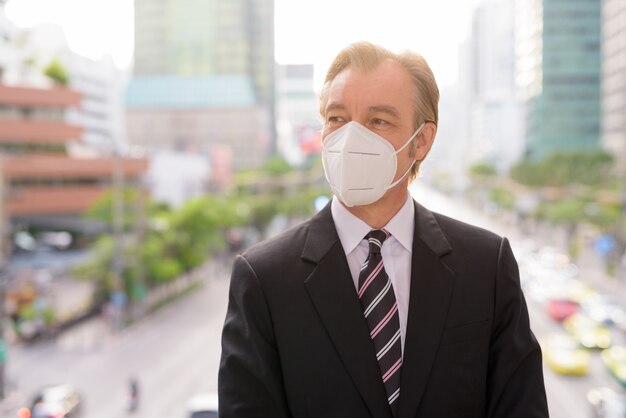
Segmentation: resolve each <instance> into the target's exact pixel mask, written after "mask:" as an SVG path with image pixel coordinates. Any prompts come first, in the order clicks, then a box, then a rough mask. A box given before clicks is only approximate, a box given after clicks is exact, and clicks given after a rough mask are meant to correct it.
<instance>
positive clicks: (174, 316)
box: [0, 0, 626, 418]
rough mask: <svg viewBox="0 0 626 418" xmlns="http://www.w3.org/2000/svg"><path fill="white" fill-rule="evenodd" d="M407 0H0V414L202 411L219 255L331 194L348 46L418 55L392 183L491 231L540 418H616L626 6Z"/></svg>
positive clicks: (212, 365) (622, 380)
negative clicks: (420, 74)
mask: <svg viewBox="0 0 626 418" xmlns="http://www.w3.org/2000/svg"><path fill="white" fill-rule="evenodd" d="M409 3H410V2H403V1H399V0H389V1H388V2H385V4H382V5H381V4H378V3H377V2H374V1H370V0H367V1H361V2H352V1H345V2H331V1H330V0H319V1H317V2H307V1H303V0H298V1H296V0H293V1H288V0H228V1H218V0H135V1H134V2H133V1H131V0H115V1H113V0H112V1H110V2H98V1H97V0H94V1H86V0H85V1H74V2H73V3H72V1H69V0H67V1H60V0H59V1H55V2H49V1H45V0H44V1H38V0H0V308H1V309H0V399H1V400H0V417H3V418H4V417H15V416H16V411H17V408H18V407H20V406H32V405H33V404H35V403H39V406H38V408H39V409H40V411H41V415H38V416H40V417H55V418H62V417H70V416H71V417H78V416H82V417H88V418H100V417H102V418H112V417H122V416H126V415H128V414H133V415H134V416H137V417H150V418H160V417H172V416H173V417H181V418H184V417H188V418H189V417H194V418H201V417H213V416H215V415H212V414H211V413H210V412H209V410H210V409H211V408H214V405H213V403H214V399H213V394H214V393H215V391H216V387H217V367H218V361H219V353H220V346H219V338H220V332H221V326H222V322H223V319H224V314H225V309H226V303H227V300H226V299H227V288H228V277H229V268H230V262H231V260H232V257H233V255H234V254H237V253H238V252H240V251H242V250H243V249H245V248H246V247H247V246H249V245H251V244H253V243H255V242H257V241H259V240H262V239H264V238H266V237H269V236H271V235H273V234H276V233H278V232H280V231H282V230H284V229H285V228H287V227H289V226H291V225H293V224H295V223H297V222H300V221H301V220H303V219H305V218H306V217H308V216H310V215H312V214H314V213H315V212H316V211H317V210H319V209H320V208H321V207H322V206H323V205H324V204H325V203H326V202H328V199H329V198H330V192H329V190H328V188H327V186H326V182H325V179H324V174H323V170H322V167H321V162H320V159H319V153H320V147H321V144H320V128H321V120H320V117H319V114H318V110H317V93H318V91H319V89H320V87H321V78H322V77H323V75H324V72H325V70H326V66H327V65H328V63H329V62H330V60H331V59H332V57H333V56H334V55H335V54H336V52H338V51H339V50H340V49H341V48H342V47H344V46H345V45H346V44H347V43H349V42H351V41H356V40H360V39H365V40H370V41H373V42H377V43H381V44H382V45H383V46H389V47H390V48H391V49H394V48H397V49H407V48H410V49H413V50H416V51H417V52H420V53H422V54H424V56H425V58H426V59H427V60H428V61H429V62H430V63H431V65H432V67H433V70H434V72H435V76H436V77H437V78H438V80H439V83H440V88H441V93H442V94H441V103H440V126H439V132H438V135H437V139H436V142H435V146H434V149H433V151H432V152H431V154H430V155H429V158H428V160H427V161H426V162H425V164H424V165H423V166H422V167H423V168H422V174H421V176H420V177H419V178H418V179H417V181H416V184H415V185H414V186H412V189H411V192H412V194H413V196H414V197H415V198H416V199H418V200H419V201H420V202H421V203H422V204H424V205H425V206H427V207H429V208H431V209H433V210H437V211H440V212H443V213H446V214H449V215H451V216H455V217H457V218H460V219H462V220H466V221H468V222H471V223H474V224H478V225H482V226H485V227H487V228H490V229H492V230H494V231H496V232H498V233H500V234H503V235H506V236H508V237H510V238H511V240H512V243H513V245H514V247H515V252H516V255H517V257H518V261H519V264H520V270H521V279H522V285H523V288H524V291H525V295H526V299H527V301H528V304H529V309H530V314H531V321H532V323H533V329H534V331H535V333H536V335H537V337H538V339H539V341H540V343H541V344H542V348H543V352H544V360H545V361H544V363H545V378H546V385H547V391H548V400H549V404H550V410H551V416H553V417H555V418H583V417H624V416H626V395H625V393H626V392H625V389H624V387H626V338H625V337H626V313H625V312H626V311H624V309H625V308H626V257H625V250H626V1H625V0H472V1H469V0H467V1H464V0H458V1H457V0H438V1H437V2H435V1H434V0H433V1H432V2H422V3H426V4H423V5H417V4H416V5H411V4H409ZM381 8H382V9H383V10H381ZM94 33H95V34H96V35H99V36H100V38H98V39H100V42H101V43H100V44H98V45H96V41H95V40H94V41H90V39H92V38H90V36H93V35H94ZM93 39H96V38H93ZM97 46H100V47H101V48H100V50H97V48H95V49H96V50H95V53H90V50H89V48H90V47H97ZM116 48H117V49H116ZM450 384H451V385H453V384H454V382H450ZM137 393H138V394H140V395H138V394H137ZM137 400H139V402H138V403H136V404H135V401H137ZM203 411H204V412H203ZM194 414H195V415H194Z"/></svg>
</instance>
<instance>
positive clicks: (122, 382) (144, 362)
mask: <svg viewBox="0 0 626 418" xmlns="http://www.w3.org/2000/svg"><path fill="white" fill-rule="evenodd" d="M412 192H413V194H414V196H415V197H416V198H417V199H418V200H419V201H421V202H422V203H424V204H425V205H426V206H428V207H429V208H431V209H433V210H436V211H440V212H444V213H447V214H449V215H451V216H454V217H457V218H460V219H462V220H466V221H469V222H472V223H475V224H478V225H481V226H485V227H487V228H490V229H492V230H494V231H496V232H498V233H501V234H505V235H507V236H509V237H511V238H512V243H513V245H514V246H515V240H516V239H519V238H520V237H519V236H517V235H516V232H515V231H512V230H507V228H506V227H503V226H502V225H498V224H495V223H493V222H492V221H489V220H488V219H486V218H485V217H484V216H483V215H481V214H480V213H478V212H475V211H473V210H471V209H469V208H467V207H464V206H462V205H460V204H458V203H452V202H451V201H450V200H449V199H448V198H446V197H444V196H442V195H440V194H437V193H433V192H431V191H429V190H427V189H425V188H423V187H416V188H414V189H413V191H412ZM522 274H524V272H522ZM227 290H228V278H227V272H226V271H221V272H217V271H214V272H213V273H211V274H207V279H206V283H205V285H204V286H203V287H201V288H200V289H199V290H197V291H195V292H193V293H191V294H189V295H187V296H185V297H183V298H181V299H179V300H177V301H175V302H173V303H171V304H170V305H168V306H166V307H165V308H163V309H161V310H160V311H158V312H157V313H155V314H154V315H152V316H150V317H148V318H146V319H144V320H143V321H141V322H140V323H138V324H136V325H134V326H132V327H130V328H128V329H126V330H124V331H122V332H120V333H117V334H111V333H110V332H109V329H108V328H106V327H105V326H104V324H103V323H102V322H101V321H100V320H99V319H96V320H92V321H90V322H88V323H86V324H83V325H80V326H78V327H76V328H74V329H71V330H69V331H68V332H66V333H64V334H63V335H61V336H60V337H59V338H57V339H56V340H55V341H50V342H44V343H39V344H36V345H32V346H22V345H18V346H13V347H11V349H10V352H9V358H8V373H7V375H8V379H9V382H10V383H12V384H13V385H15V386H14V387H15V390H14V391H13V392H12V394H11V395H10V400H11V402H13V403H14V405H15V406H16V407H17V406H19V405H26V404H28V403H29V402H30V400H31V398H32V396H33V395H34V393H35V391H36V390H37V389H38V388H40V387H41V386H44V385H48V384H52V383H59V382H67V383H71V384H73V385H74V386H75V387H76V388H78V389H79V390H80V391H81V393H82V395H83V397H84V414H83V416H84V417H85V418H117V417H124V416H127V415H129V414H128V413H127V412H126V411H125V406H126V404H125V401H126V395H127V381H128V378H129V377H131V376H136V377H137V378H138V379H139V381H140V384H141V405H140V408H139V410H138V411H136V412H135V413H134V414H132V416H135V417H137V418H172V417H174V418H176V417H180V418H184V417H185V405H186V403H187V401H188V399H189V398H191V397H192V396H193V395H194V394H197V393H201V392H214V391H216V388H217V369H218V361H219V355H220V342H219V339H220V331H221V326H222V323H223V320H224V314H225V309H226V303H227ZM529 305H530V310H531V320H532V324H533V329H534V331H535V334H536V335H537V337H538V339H539V340H540V341H541V339H542V338H543V337H544V336H546V335H548V334H549V333H551V332H554V331H557V330H559V329H560V328H561V326H560V325H559V324H557V323H556V322H554V321H552V320H551V319H550V318H549V317H548V316H547V315H546V313H545V310H544V308H543V307H542V306H540V305H538V304H535V303H533V302H530V301H529ZM545 379H546V384H547V390H548V401H549V405H550V410H551V416H552V417H553V418H587V417H590V410H591V409H590V406H589V404H588V403H587V400H586V395H587V392H588V391H589V390H590V389H592V388H596V387H600V386H608V387H611V388H614V389H616V390H619V386H618V385H617V383H616V382H615V381H614V379H612V378H611V376H610V375H609V374H608V373H607V371H606V370H605V368H604V366H603V365H602V363H601V361H600V358H599V353H598V352H593V353H592V367H591V370H590V373H589V374H588V375H587V376H583V377H575V378H574V377H572V378H569V377H564V376H561V375H557V374H555V373H554V372H552V371H551V370H550V369H547V368H546V369H545ZM4 416H6V417H15V409H13V410H12V411H11V412H10V413H7V414H6V415H4ZM4 416H3V417H4ZM129 416H130V415H129ZM268 418H269V417H268Z"/></svg>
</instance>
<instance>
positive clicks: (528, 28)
mask: <svg viewBox="0 0 626 418" xmlns="http://www.w3.org/2000/svg"><path fill="white" fill-rule="evenodd" d="M600 15H601V0H577V1H569V0H517V2H516V17H517V22H516V23H517V25H516V41H517V64H518V65H517V82H518V86H519V87H520V91H521V94H522V95H523V97H524V104H525V113H526V114H525V126H526V134H525V137H526V151H525V153H526V156H527V157H529V158H531V159H539V158H542V157H544V156H546V155H548V154H550V153H552V152H555V151H568V150H595V149H598V148H599V147H600V68H601V66H600V58H601V54H600V43H601V16H600Z"/></svg>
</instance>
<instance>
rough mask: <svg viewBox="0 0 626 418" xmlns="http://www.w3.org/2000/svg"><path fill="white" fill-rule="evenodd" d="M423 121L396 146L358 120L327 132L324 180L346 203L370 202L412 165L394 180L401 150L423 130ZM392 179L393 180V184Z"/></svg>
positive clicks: (409, 169)
mask: <svg viewBox="0 0 626 418" xmlns="http://www.w3.org/2000/svg"><path fill="white" fill-rule="evenodd" d="M423 126H424V124H422V125H421V126H420V127H419V128H418V129H417V130H416V131H415V133H414V134H413V135H411V137H410V138H409V139H408V140H407V141H406V142H405V143H404V145H402V147H400V149H398V150H397V151H396V150H395V149H394V148H393V145H391V144H390V143H389V141H387V140H386V139H385V138H383V137H382V136H380V135H377V134H375V133H374V132H372V131H370V130H369V129H367V128H366V127H365V126H363V125H361V124H360V123H358V122H354V121H352V122H348V123H346V124H345V125H343V126H342V127H341V128H339V129H337V130H336V131H334V132H332V133H331V134H329V135H328V136H327V137H326V138H324V142H323V143H322V163H323V164H324V173H326V180H328V183H329V184H330V188H331V190H332V192H333V194H334V195H335V196H337V198H338V199H339V200H341V201H342V202H343V203H344V204H345V205H346V206H359V205H369V204H370V203H374V202H376V201H377V200H378V199H380V198H381V197H383V195H384V194H385V192H386V191H387V190H389V189H391V188H392V187H395V186H396V185H397V184H399V183H400V182H401V181H402V180H403V179H404V178H405V177H406V176H407V175H408V174H409V172H410V171H411V168H412V167H413V164H415V161H413V164H411V166H410V167H409V168H408V169H407V170H406V172H405V173H404V174H403V175H402V177H400V178H399V179H398V180H396V181H395V182H394V181H393V178H394V176H395V175H396V169H397V167H398V157H397V155H398V153H400V152H401V151H402V150H403V149H404V148H406V146H407V145H409V143H410V142H411V141H412V140H413V138H415V137H416V136H417V134H418V133H419V132H420V131H421V130H422V127H423ZM392 182H393V183H392Z"/></svg>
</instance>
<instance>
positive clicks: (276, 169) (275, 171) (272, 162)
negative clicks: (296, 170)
mask: <svg viewBox="0 0 626 418" xmlns="http://www.w3.org/2000/svg"><path fill="white" fill-rule="evenodd" d="M261 171H262V172H264V173H266V174H269V175H270V176H274V177H276V176H281V175H284V174H287V173H289V172H291V171H292V168H291V165H290V164H289V163H288V162H287V161H286V160H285V159H284V158H282V157H278V156H274V157H271V158H270V159H268V160H267V161H266V162H265V164H264V165H263V167H261Z"/></svg>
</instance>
